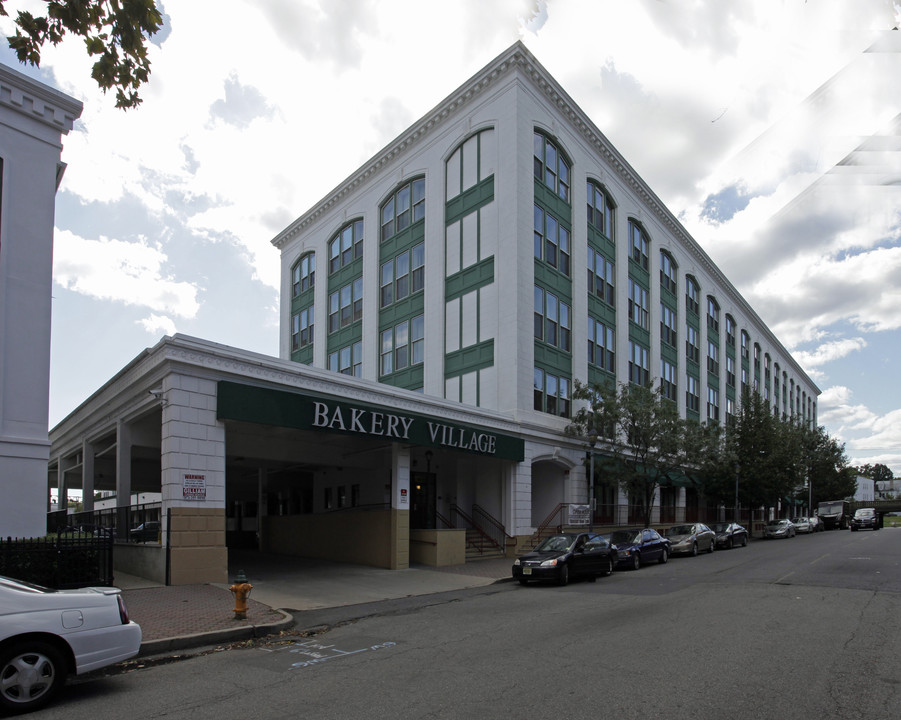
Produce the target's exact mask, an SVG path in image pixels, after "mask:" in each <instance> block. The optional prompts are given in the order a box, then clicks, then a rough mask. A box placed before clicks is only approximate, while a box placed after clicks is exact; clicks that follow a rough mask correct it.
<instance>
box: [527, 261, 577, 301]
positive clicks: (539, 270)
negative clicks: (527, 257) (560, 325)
mask: <svg viewBox="0 0 901 720" xmlns="http://www.w3.org/2000/svg"><path fill="white" fill-rule="evenodd" d="M535 282H536V283H538V284H539V285H541V286H542V287H543V288H544V289H545V290H550V291H551V292H552V293H554V294H555V295H556V296H557V297H558V298H560V299H561V300H565V301H566V304H567V305H572V301H573V284H572V280H570V279H569V278H568V277H566V275H563V274H562V273H559V272H557V271H556V270H554V268H552V267H551V266H550V265H548V264H547V263H546V262H543V261H541V260H538V259H536V260H535Z"/></svg>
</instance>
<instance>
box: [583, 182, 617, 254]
mask: <svg viewBox="0 0 901 720" xmlns="http://www.w3.org/2000/svg"><path fill="white" fill-rule="evenodd" d="M586 191H587V192H586V195H587V198H588V226H589V227H593V228H594V229H595V230H597V231H598V232H600V233H603V234H604V235H605V236H606V237H607V239H608V240H613V239H614V238H613V226H614V223H613V213H614V208H615V206H614V204H613V200H611V199H610V195H608V194H607V191H606V190H604V189H602V188H601V186H600V185H598V184H597V183H596V182H594V181H593V180H589V181H588V183H587V184H586Z"/></svg>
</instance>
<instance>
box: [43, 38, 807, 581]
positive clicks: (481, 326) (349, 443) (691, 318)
mask: <svg viewBox="0 0 901 720" xmlns="http://www.w3.org/2000/svg"><path fill="white" fill-rule="evenodd" d="M273 243H274V245H275V246H276V247H277V248H278V250H279V251H280V252H281V266H282V274H281V278H282V280H281V285H282V287H281V296H282V304H281V313H282V318H281V330H280V358H278V359H275V358H266V357H264V356H258V355H253V354H251V353H246V352H241V351H236V350H234V349H230V348H224V347H222V346H217V345H213V344H211V343H204V342H203V341H199V340H195V339H190V338H182V337H179V336H176V337H175V338H166V339H164V340H163V341H161V343H160V344H159V345H158V346H157V347H155V348H152V349H150V350H148V351H147V352H146V353H145V354H143V355H142V356H139V357H138V358H136V360H135V361H134V363H132V365H130V366H129V368H128V369H127V372H126V371H123V372H122V373H120V375H119V376H117V378H114V380H112V381H110V383H109V384H108V385H107V386H106V387H105V388H103V389H101V391H98V393H97V394H96V395H95V396H92V398H91V399H90V400H89V401H88V402H87V403H86V404H85V405H83V406H82V407H81V408H79V410H78V411H76V413H73V416H70V418H67V420H66V421H64V423H62V424H61V425H60V427H59V428H58V429H55V430H54V434H53V437H54V457H58V458H59V460H58V463H57V464H56V466H55V469H56V470H57V475H58V477H61V478H63V480H62V482H68V480H66V476H67V475H72V476H73V477H72V478H71V481H72V482H75V483H77V482H78V481H79V480H78V477H77V476H79V475H80V476H81V481H82V482H87V483H90V484H91V486H92V488H93V489H101V488H100V487H99V486H98V481H97V477H98V470H97V469H98V468H99V463H100V462H104V463H105V467H106V468H107V473H106V474H105V477H107V478H108V477H110V476H114V477H116V478H117V481H116V482H117V484H118V485H121V487H122V489H123V490H125V489H126V488H128V489H130V491H132V492H133V491H135V490H136V489H140V490H141V491H154V490H157V491H160V492H161V493H162V498H163V500H162V505H163V508H162V510H163V512H162V518H163V523H164V531H163V533H162V537H163V543H164V544H166V543H169V542H170V540H168V539H167V538H168V537H169V535H168V534H167V533H168V530H167V528H166V525H167V524H169V523H170V520H168V519H167V517H166V515H167V513H166V510H167V508H175V509H177V510H178V511H179V513H180V515H181V517H182V518H183V519H184V522H188V521H189V520H188V518H190V517H194V516H197V515H198V513H199V510H200V509H201V508H202V509H203V511H204V513H205V515H204V517H206V518H207V520H208V521H209V522H210V523H212V524H211V526H210V527H211V528H212V529H215V527H218V526H216V523H217V522H221V523H222V527H223V528H224V529H225V530H226V531H227V532H228V533H229V534H228V535H227V537H228V538H230V539H229V540H228V541H226V540H224V539H222V538H220V537H219V536H218V535H217V534H216V533H215V532H211V533H209V534H208V535H207V539H206V540H203V541H202V542H201V543H200V544H201V545H203V544H204V543H206V545H204V547H203V548H197V547H195V548H193V549H190V551H188V550H186V551H185V557H186V558H188V557H193V558H204V562H213V563H220V564H221V562H222V560H221V557H222V556H221V554H219V553H220V549H221V547H222V545H224V543H225V542H231V541H232V539H234V540H235V541H237V539H238V538H241V537H244V538H245V540H246V539H247V538H248V536H250V537H251V539H250V542H252V543H256V544H258V546H259V547H261V548H263V549H269V548H277V549H278V550H279V551H280V552H296V553H298V554H315V555H320V556H323V557H331V558H335V559H343V560H351V561H356V562H370V563H372V564H377V565H384V566H387V567H406V565H407V563H408V562H410V561H411V560H413V561H417V562H433V563H444V562H452V561H454V559H456V560H459V559H460V557H461V556H460V555H459V551H460V550H461V549H462V547H463V543H464V542H465V540H464V539H463V538H462V537H461V535H460V531H456V530H451V529H445V528H447V526H449V525H456V526H457V527H461V526H462V525H463V524H464V520H463V518H466V520H465V523H466V524H477V525H480V526H481V527H482V528H484V529H487V528H494V529H496V530H498V531H499V536H498V537H499V542H500V544H501V545H503V544H504V542H505V540H504V538H505V537H508V538H509V537H514V538H522V537H528V536H530V535H531V534H532V533H533V532H534V531H535V529H536V528H537V527H538V526H540V524H541V523H542V522H543V521H544V520H545V519H546V518H547V517H548V516H549V515H552V514H553V513H554V512H555V511H557V510H558V509H559V508H560V507H561V506H562V505H565V504H569V503H573V504H575V503H585V502H586V499H587V497H588V484H587V480H586V475H587V473H586V472H585V467H584V460H585V457H586V451H587V449H588V448H587V445H586V443H585V442H584V441H581V440H580V439H578V438H572V437H569V436H567V435H565V434H564V428H565V427H566V426H567V424H568V423H569V418H570V417H571V415H572V412H573V403H572V397H571V394H572V389H573V385H574V382H575V381H576V380H581V381H587V382H592V381H599V380H613V381H616V382H618V383H627V382H635V383H644V382H648V381H653V382H655V383H658V382H659V383H661V385H662V387H663V388H664V390H665V393H666V395H667V396H668V397H670V398H671V399H672V400H674V401H675V402H676V403H677V404H678V407H679V409H680V412H681V413H682V414H683V415H684V416H685V417H690V418H695V419H697V420H700V421H707V420H711V421H716V422H723V421H725V420H726V419H727V418H728V416H729V415H731V414H734V413H735V412H736V411H737V408H738V405H739V402H740V398H741V397H742V391H743V390H744V389H748V390H754V391H757V392H759V393H760V394H761V395H762V396H763V397H764V398H766V400H767V402H768V404H769V405H770V406H771V407H772V408H773V412H774V413H776V414H778V415H779V416H780V417H784V418H792V419H794V420H797V421H800V422H805V423H810V424H813V423H815V422H816V412H817V407H816V402H817V396H818V394H819V391H818V389H817V388H816V386H815V385H814V383H813V382H811V380H810V379H809V378H808V377H807V376H806V375H805V373H804V372H803V370H802V369H801V368H800V367H799V366H798V364H797V363H796V362H795V361H794V360H793V359H792V357H791V355H790V354H789V353H788V352H787V351H786V350H785V348H784V347H783V346H782V345H781V344H780V343H779V341H778V339H777V338H776V337H775V336H774V335H773V333H772V332H771V331H770V330H769V328H767V326H766V325H765V324H764V323H763V322H762V320H761V319H760V318H759V317H758V316H757V314H756V313H755V312H754V310H753V309H752V308H751V307H750V306H749V305H748V303H747V302H746V301H745V300H744V299H743V298H742V297H741V295H740V294H739V293H738V291H737V290H736V289H735V288H734V287H733V286H732V284H731V283H730V282H729V281H728V279H727V278H726V277H725V276H724V275H723V273H722V272H721V271H720V270H719V269H718V268H717V267H716V265H715V264H714V263H713V262H712V261H711V259H710V258H709V257H708V256H707V254H706V253H705V252H704V251H703V250H702V249H701V247H700V246H699V245H698V243H697V242H695V241H694V240H693V239H692V238H691V237H690V236H689V235H688V233H687V232H686V230H685V229H684V228H683V227H682V226H681V224H680V223H679V222H678V220H677V219H676V218H675V217H674V216H673V214H672V213H671V212H670V211H669V210H668V209H667V208H666V207H665V206H664V205H663V203H662V202H661V201H660V199H659V198H658V197H657V196H656V195H655V194H654V192H653V191H652V190H651V188H650V187H648V185H647V183H646V182H645V181H644V180H643V179H642V178H641V177H639V176H638V174H637V173H636V172H635V171H634V170H633V169H632V167H631V166H630V165H629V163H628V162H627V161H626V160H625V158H623V157H622V156H621V155H620V154H619V152H618V151H617V150H616V149H615V148H614V147H613V146H612V145H611V143H610V142H609V140H607V138H606V137H604V135H603V133H602V132H601V131H600V130H599V129H598V128H597V127H596V126H595V125H594V123H593V122H592V121H591V119H590V118H589V117H588V116H587V115H586V114H585V113H584V112H583V111H582V110H581V109H580V108H579V107H578V106H577V105H576V104H575V103H574V102H573V101H572V99H571V98H570V97H569V96H568V95H567V93H566V91H565V90H564V89H563V88H562V87H561V86H560V85H559V84H558V83H557V82H556V81H555V80H554V78H553V77H551V76H550V75H549V74H548V72H547V71H546V70H545V69H544V68H543V67H542V66H541V65H540V64H539V63H538V62H537V60H536V59H535V58H534V57H533V56H532V54H531V53H530V52H529V51H528V50H527V49H526V48H525V47H524V46H523V45H522V44H521V43H517V44H515V45H513V46H512V47H510V48H509V49H508V50H506V51H505V52H504V53H502V54H501V55H500V56H499V57H497V58H496V59H495V60H493V61H492V62H491V63H489V64H488V65H487V66H486V67H485V68H484V69H482V70H481V71H480V72H478V73H477V74H476V75H475V76H474V77H472V78H471V79H470V80H468V81H467V82H466V83H464V84H463V85H462V86H461V87H460V88H458V89H457V90H455V91H454V92H453V93H451V94H450V95H449V96H448V97H447V98H446V99H445V100H443V101H442V102H441V103H439V105H438V106H437V107H435V108H434V109H433V110H432V111H431V112H429V113H428V114H427V115H425V116H424V117H423V118H421V119H420V120H418V121H417V122H416V123H414V124H413V125H412V126H411V127H410V128H408V129H407V130H406V131H404V132H403V133H402V134H401V135H400V136H398V137H397V138H396V139H395V140H394V141H392V142H391V143H389V144H388V145H387V146H386V147H385V148H384V149H383V150H381V151H380V152H379V153H377V154H376V155H375V156H374V157H373V158H372V159H371V160H369V161H368V162H367V163H366V164H364V165H363V166H362V167H361V168H359V169H358V170H356V171H355V172H353V173H352V174H351V175H349V176H348V177H347V179H346V180H345V181H343V182H342V183H341V184H340V185H338V186H337V187H336V188H334V190H332V191H331V192H329V193H328V194H327V195H326V196H325V197H324V198H323V199H322V200H321V201H320V202H319V203H317V204H316V205H315V206H313V207H312V208H311V209H309V210H308V211H307V212H305V213H304V214H303V215H301V216H300V217H299V218H298V219H297V220H296V221H295V222H293V223H291V224H290V225H289V226H288V227H287V228H286V229H285V230H284V231H283V232H281V233H279V235H278V236H277V237H276V238H275V239H274V240H273ZM148 390H150V391H152V392H150V393H148ZM151 397H152V398H153V400H151ZM113 398H119V399H118V400H116V402H115V403H113ZM114 406H115V408H119V409H112V410H111V407H114ZM115 418H119V422H118V424H116V423H115ZM91 420H93V423H94V424H93V425H90V427H91V433H90V434H86V433H82V434H79V433H78V428H79V427H80V426H83V425H86V424H89V423H90V421H91ZM158 426H159V428H161V435H162V439H161V443H160V444H159V446H158V451H159V454H160V456H161V459H160V462H159V464H158V465H157V466H156V468H155V469H154V468H150V472H149V473H143V474H142V479H141V480H140V482H139V481H138V478H137V471H136V470H135V466H134V464H133V463H132V464H129V462H128V457H129V453H130V452H131V450H130V449H129V448H135V447H137V446H138V445H140V446H144V447H142V452H141V453H140V455H141V457H142V458H144V459H147V458H148V457H149V456H151V455H153V453H154V452H156V449H155V448H154V446H153V443H152V440H151V438H152V437H153V435H154V434H155V433H157V432H158ZM89 435H92V436H93V437H90V436H89ZM138 438H140V441H139V440H138ZM111 443H113V444H115V445H116V447H117V457H116V458H115V463H116V465H115V466H113V460H114V458H112V457H110V458H109V459H108V460H102V459H101V458H100V457H99V456H96V455H94V454H93V451H92V450H91V448H93V447H109V446H110V444H111ZM79 453H81V455H79ZM76 456H79V457H81V456H83V459H82V460H81V465H82V467H84V466H85V465H86V464H88V463H89V464H90V465H91V467H92V470H91V471H90V472H85V471H84V470H82V471H81V472H80V473H77V472H73V473H68V472H67V471H66V467H75V466H76V465H77V463H76V462H75V460H72V459H70V458H74V457H76ZM154 472H157V474H158V475H159V476H160V477H161V482H160V485H158V486H156V487H153V485H154V483H155V481H153V480H152V476H153V473H154ZM198 478H200V479H199V480H198ZM138 486H140V487H138ZM610 492H611V493H612V494H613V496H612V497H610V498H609V500H610V501H611V502H613V503H620V502H621V503H623V504H625V503H626V502H627V500H626V499H625V498H624V497H622V495H621V493H618V492H617V491H616V490H615V489H610ZM686 492H687V491H686V489H685V488H678V489H672V497H671V498H669V502H670V503H671V504H672V505H673V506H674V507H677V508H678V507H681V508H684V507H686V505H687V504H689V503H690V502H691V498H689V497H687V496H686ZM122 496H123V497H125V495H122ZM201 502H202V503H203V505H201ZM338 511H340V512H338ZM355 511H360V512H355ZM364 511H365V512H364ZM217 518H218V519H217ZM171 522H172V523H174V522H175V520H173V521H171ZM179 522H181V520H180V521H179ZM171 527H174V525H169V528H170V529H171ZM492 532H493V531H492ZM488 534H490V533H488ZM195 535H196V534H195ZM323 537H326V538H330V539H331V540H330V541H327V542H322V541H321V538H323ZM448 538H450V539H448ZM182 540H184V541H185V542H195V541H197V540H198V538H197V537H195V536H194V535H190V536H189V535H187V534H185V535H182V536H172V540H171V543H172V544H173V545H178V543H180V542H182ZM427 548H437V550H434V553H436V554H435V555H434V556H429V555H428V553H430V552H433V551H432V550H427ZM445 550H447V553H446V554H444V553H445ZM205 553H206V554H205ZM173 557H175V555H173ZM142 562H145V563H147V562H149V561H147V560H146V558H145V559H144V560H142ZM176 562H178V561H176V560H173V563H176ZM185 562H189V561H188V560H186V561H185ZM190 562H194V561H190ZM197 562H199V560H197ZM158 566H159V563H157V567H158ZM197 577H198V575H197V574H196V572H194V573H192V578H193V579H195V580H196V578H197ZM213 579H215V578H213Z"/></svg>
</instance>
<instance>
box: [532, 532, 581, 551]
mask: <svg viewBox="0 0 901 720" xmlns="http://www.w3.org/2000/svg"><path fill="white" fill-rule="evenodd" d="M575 539H576V538H575V537H574V536H572V535H554V536H552V537H549V538H545V539H544V540H542V541H541V544H540V545H539V546H538V547H537V548H535V552H564V551H565V550H569V548H570V546H571V545H572V544H573V542H575Z"/></svg>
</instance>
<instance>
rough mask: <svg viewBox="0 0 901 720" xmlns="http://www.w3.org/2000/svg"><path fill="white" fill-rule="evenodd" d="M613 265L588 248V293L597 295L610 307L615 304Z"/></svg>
mask: <svg viewBox="0 0 901 720" xmlns="http://www.w3.org/2000/svg"><path fill="white" fill-rule="evenodd" d="M615 279H616V276H615V274H614V272H613V263H612V262H610V260H608V259H607V258H606V257H604V256H603V255H601V253H599V252H597V251H596V250H595V249H594V248H592V247H589V248H588V292H589V293H593V294H594V295H597V297H598V298H600V299H601V300H603V301H604V302H605V303H607V304H608V305H610V306H611V307H612V306H614V305H615V304H616V290H615V289H614V281H615Z"/></svg>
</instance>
